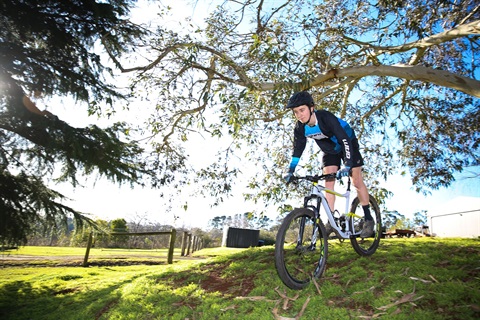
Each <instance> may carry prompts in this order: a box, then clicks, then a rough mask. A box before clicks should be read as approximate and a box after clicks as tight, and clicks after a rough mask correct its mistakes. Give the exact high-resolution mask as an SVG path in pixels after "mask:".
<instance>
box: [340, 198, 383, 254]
mask: <svg viewBox="0 0 480 320" xmlns="http://www.w3.org/2000/svg"><path fill="white" fill-rule="evenodd" d="M369 202H370V212H371V213H372V217H373V221H374V227H373V234H372V235H371V236H370V237H367V238H360V233H361V232H362V229H363V223H364V217H363V215H364V214H363V208H362V205H361V204H360V200H359V199H358V198H355V199H354V200H353V202H352V206H351V208H350V214H349V217H350V218H349V219H348V222H349V226H350V230H353V231H354V234H355V235H354V236H353V237H352V238H350V242H351V244H352V246H353V249H355V251H356V252H357V253H358V254H359V255H361V256H370V255H372V254H374V253H375V251H376V250H377V248H378V246H379V244H380V238H381V236H382V218H381V215H380V208H379V207H378V204H377V201H376V200H375V198H374V197H372V196H370V201H369Z"/></svg>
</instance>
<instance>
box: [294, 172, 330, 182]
mask: <svg viewBox="0 0 480 320" xmlns="http://www.w3.org/2000/svg"><path fill="white" fill-rule="evenodd" d="M291 179H292V180H293V181H298V180H307V181H311V182H318V181H321V180H327V179H334V180H336V179H337V174H336V173H328V174H322V175H314V176H301V177H297V176H292V178H291Z"/></svg>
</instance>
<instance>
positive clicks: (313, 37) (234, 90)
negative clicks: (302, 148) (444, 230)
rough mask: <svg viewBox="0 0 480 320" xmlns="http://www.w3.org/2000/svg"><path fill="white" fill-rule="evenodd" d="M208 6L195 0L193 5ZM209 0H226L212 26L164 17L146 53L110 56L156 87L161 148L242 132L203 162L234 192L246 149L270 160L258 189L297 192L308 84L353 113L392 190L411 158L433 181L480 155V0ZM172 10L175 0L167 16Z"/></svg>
mask: <svg viewBox="0 0 480 320" xmlns="http://www.w3.org/2000/svg"><path fill="white" fill-rule="evenodd" d="M202 4H206V3H205V2H203V1H195V5H196V8H197V9H196V10H197V11H195V12H194V14H193V17H195V14H199V12H201V11H202V10H203V9H202ZM207 4H208V6H207V7H208V8H215V9H214V10H213V11H212V12H211V13H209V15H208V16H207V18H206V19H205V20H204V21H203V22H202V23H201V24H198V23H195V21H192V20H189V19H187V20H185V21H182V22H181V24H180V25H179V26H178V27H176V28H172V27H171V26H170V25H168V26H167V25H162V24H161V23H160V25H159V26H158V27H157V29H156V30H155V31H154V32H153V33H152V34H153V35H154V36H153V37H151V38H150V39H147V38H143V40H145V42H143V46H142V48H144V49H145V51H144V52H143V55H142V56H143V58H144V59H145V60H144V61H143V62H142V61H139V60H137V61H135V62H133V61H132V60H128V61H127V60H126V59H123V60H122V59H117V58H116V56H115V55H114V54H111V55H110V56H111V58H112V60H113V61H114V62H115V63H116V65H117V67H118V68H119V69H120V70H122V71H123V72H125V73H133V74H135V75H136V76H137V77H136V81H135V82H134V84H133V86H132V88H133V89H134V90H135V89H136V88H137V89H140V88H141V90H139V91H138V92H139V94H140V95H147V96H148V97H149V98H150V99H154V97H156V103H157V108H156V111H155V114H153V115H152V117H151V119H150V122H149V125H150V128H151V129H152V132H153V133H154V135H155V136H156V140H155V145H156V150H158V151H159V152H167V151H168V153H169V154H177V155H183V150H182V143H183V142H184V141H186V140H188V139H191V138H192V137H193V136H194V135H195V134H202V135H211V136H212V137H213V138H218V139H232V143H231V144H230V145H228V147H227V148H225V149H224V150H222V152H223V153H221V154H220V155H219V158H218V159H212V164H211V166H210V167H208V168H204V169H202V170H198V177H199V178H198V180H197V181H198V182H200V181H202V180H207V181H208V188H204V191H205V190H210V191H211V193H212V194H213V195H216V196H218V195H221V194H222V193H224V192H227V193H228V192H229V191H230V188H231V185H232V182H233V181H235V179H236V177H238V175H239V173H240V171H239V169H238V168H236V167H235V165H234V163H233V162H232V161H230V159H231V158H232V156H233V155H237V156H239V157H240V158H241V159H244V161H245V162H246V161H249V162H250V163H252V164H254V165H255V164H256V168H257V169H258V170H257V172H255V173H253V174H252V175H251V179H250V182H249V184H248V186H249V187H250V188H251V192H249V193H248V194H247V195H246V196H247V198H253V199H259V198H263V199H265V200H267V201H272V202H279V201H282V200H284V199H285V198H286V197H288V196H290V195H291V194H292V191H289V192H285V191H286V190H285V187H284V186H283V182H282V179H281V175H282V171H283V168H284V167H285V166H286V164H287V162H288V161H289V158H290V150H291V131H292V121H293V119H292V116H291V115H290V114H289V113H287V112H286V111H285V110H284V106H285V104H286V102H287V100H288V97H289V96H290V95H291V94H292V93H293V92H294V91H299V90H309V91H310V92H311V93H312V94H313V95H314V98H315V100H316V102H317V105H318V107H320V108H325V109H328V110H330V111H332V112H334V113H335V114H337V115H338V116H341V117H344V118H346V119H347V120H348V121H349V122H351V123H353V124H354V126H355V127H356V131H357V132H358V133H359V138H360V139H359V140H360V143H361V145H362V146H363V153H364V155H365V158H366V163H367V165H366V171H367V174H368V176H369V183H370V186H371V188H372V190H374V191H376V192H377V193H378V195H379V196H380V198H382V197H385V196H388V194H389V192H388V190H383V189H380V188H379V187H378V181H379V180H380V178H388V176H389V175H391V174H392V173H394V172H396V171H398V170H402V173H403V174H406V173H407V172H409V174H410V175H411V177H412V183H413V185H414V186H415V187H416V189H417V191H423V192H428V191H429V190H431V189H435V188H439V187H441V186H448V185H449V184H450V183H451V182H452V181H453V180H454V174H455V173H456V172H459V171H461V170H462V169H463V168H464V167H467V166H471V165H477V164H478V162H479V158H478V154H479V153H478V151H479V141H480V140H479V135H480V134H479V132H480V130H479V123H480V111H479V110H480V108H479V100H478V98H479V97H480V81H479V76H480V72H479V70H478V67H479V63H480V54H479V34H480V6H479V5H478V2H477V1H473V0H470V1H469V0H466V1H454V2H452V1H445V0H426V1H425V0H421V1H420V0H411V1H389V0H379V1H363V0H355V1H354V0H324V1H306V0H284V1H264V0H248V1H218V2H215V1H207ZM215 4H217V6H216V7H215ZM171 19H172V17H169V16H168V11H162V12H161V14H160V16H159V19H158V21H170V20H171ZM314 151H315V150H314ZM314 153H315V152H313V153H312V154H311V155H310V157H311V158H312V159H314V158H316V155H315V154H314ZM192 160H193V161H194V159H192ZM375 189H376V190H375Z"/></svg>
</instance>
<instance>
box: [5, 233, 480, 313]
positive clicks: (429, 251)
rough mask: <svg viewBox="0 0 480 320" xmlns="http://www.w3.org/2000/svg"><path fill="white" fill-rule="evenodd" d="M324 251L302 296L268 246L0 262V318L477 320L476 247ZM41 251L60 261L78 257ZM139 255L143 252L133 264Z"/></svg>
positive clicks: (479, 262)
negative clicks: (77, 261) (84, 263)
mask: <svg viewBox="0 0 480 320" xmlns="http://www.w3.org/2000/svg"><path fill="white" fill-rule="evenodd" d="M329 244H330V250H329V258H328V265H327V270H326V272H325V274H324V276H323V277H322V278H321V279H320V280H319V281H318V288H317V286H315V284H312V285H310V286H308V287H307V288H306V289H304V290H302V291H294V290H290V289H288V288H286V287H285V286H284V285H283V284H282V282H281V280H280V279H279V278H278V276H277V274H276V271H275V266H274V262H273V260H274V257H273V248H272V247H260V248H250V249H232V248H214V249H204V250H200V251H198V252H195V254H194V256H196V257H197V259H191V260H187V259H180V258H179V257H178V256H176V257H175V258H174V264H172V265H168V264H166V262H165V260H166V259H164V258H163V257H161V258H158V257H156V256H155V255H158V256H160V253H158V252H150V253H151V254H152V255H153V256H154V257H153V258H154V259H157V260H161V261H162V263H158V264H156V265H145V264H141V265H140V264H133V265H115V264H114V263H113V262H114V259H113V258H112V259H111V260H110V263H109V264H108V265H100V266H90V267H88V268H82V267H78V266H54V265H53V264H52V265H48V264H47V265H44V266H38V264H35V263H30V262H28V261H23V262H22V264H21V265H8V264H2V260H0V318H1V319H179V320H180V319H182V320H184V319H282V317H283V319H294V318H295V317H296V316H299V315H301V317H300V319H374V318H383V319H428V320H430V319H479V318H480V240H478V239H437V238H419V239H385V240H382V242H381V245H380V247H379V249H378V250H377V252H376V253H375V254H374V255H373V256H371V257H359V256H358V255H356V253H355V252H354V251H353V249H352V247H351V246H350V244H349V242H344V243H339V242H337V241H335V240H333V241H331V242H329ZM38 249H39V248H35V247H26V248H21V249H20V250H19V251H18V252H16V253H15V252H13V251H12V252H9V254H10V256H8V255H4V256H3V258H4V260H5V259H7V257H12V256H13V255H22V254H25V255H29V256H33V255H34V253H33V252H34V250H38ZM57 249H58V251H57ZM48 250H49V253H48V255H49V256H50V258H51V259H53V258H54V257H55V256H57V260H58V259H63V258H64V257H65V256H67V255H69V254H68V253H73V252H76V251H75V250H77V249H75V248H51V247H49V248H48ZM78 250H79V251H78V252H80V255H82V254H84V252H83V251H82V249H81V248H79V249H78ZM95 250H100V249H95ZM40 251H41V250H40ZM40 251H39V252H38V255H40V254H41V252H40ZM76 254H77V253H76ZM96 254H99V255H105V256H104V257H105V258H108V256H110V257H112V256H113V257H115V256H118V255H121V256H122V257H127V256H128V255H129V254H130V258H128V259H132V261H133V262H134V261H135V259H138V257H136V256H138V251H136V250H131V251H127V250H123V252H121V254H120V253H119V252H117V253H116V255H111V253H109V252H103V253H102V252H101V251H100V252H99V253H94V252H91V256H94V255H96ZM146 255H148V252H141V256H142V258H141V259H144V258H145V256H146ZM165 255H166V254H165ZM200 257H201V258H202V259H199V258H200ZM57 265H58V264H57ZM2 266H3V267H2Z"/></svg>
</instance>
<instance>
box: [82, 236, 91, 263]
mask: <svg viewBox="0 0 480 320" xmlns="http://www.w3.org/2000/svg"><path fill="white" fill-rule="evenodd" d="M92 243H93V232H90V235H89V236H88V242H87V251H85V258H84V259H83V266H84V267H88V256H89V255H90V248H91V247H92Z"/></svg>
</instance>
